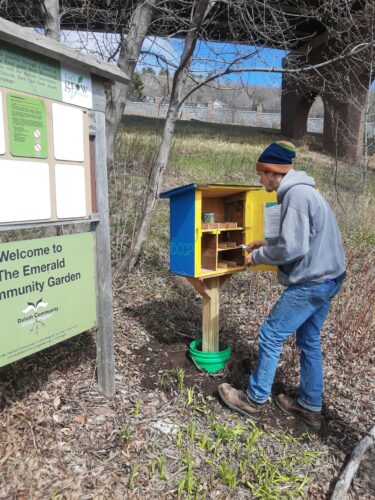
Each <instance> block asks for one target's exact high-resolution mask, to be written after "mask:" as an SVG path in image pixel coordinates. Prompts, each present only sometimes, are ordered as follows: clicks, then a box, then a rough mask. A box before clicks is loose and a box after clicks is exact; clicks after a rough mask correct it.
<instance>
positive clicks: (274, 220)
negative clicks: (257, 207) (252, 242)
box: [264, 202, 281, 240]
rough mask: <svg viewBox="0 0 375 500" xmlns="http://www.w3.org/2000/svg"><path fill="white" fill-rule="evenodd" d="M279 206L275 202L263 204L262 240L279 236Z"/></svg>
mask: <svg viewBox="0 0 375 500" xmlns="http://www.w3.org/2000/svg"><path fill="white" fill-rule="evenodd" d="M280 213H281V205H278V204H277V203H276V202H266V203H265V204H264V238H265V239H266V240H267V239H272V238H278V237H279V234H280Z"/></svg>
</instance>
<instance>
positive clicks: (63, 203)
mask: <svg viewBox="0 0 375 500" xmlns="http://www.w3.org/2000/svg"><path fill="white" fill-rule="evenodd" d="M55 178H56V208H57V217H58V218H59V219H69V218H74V217H85V216H86V215H87V210H86V182H85V169H84V167H83V166H81V165H68V164H64V165H62V164H61V165H56V168H55Z"/></svg>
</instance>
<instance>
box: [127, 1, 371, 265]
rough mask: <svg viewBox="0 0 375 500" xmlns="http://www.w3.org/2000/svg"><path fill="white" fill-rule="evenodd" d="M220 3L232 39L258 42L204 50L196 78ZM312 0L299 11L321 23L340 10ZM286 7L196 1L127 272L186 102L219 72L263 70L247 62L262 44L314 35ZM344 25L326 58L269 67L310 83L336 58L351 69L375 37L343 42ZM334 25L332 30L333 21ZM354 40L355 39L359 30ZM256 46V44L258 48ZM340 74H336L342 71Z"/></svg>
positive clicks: (337, 30) (278, 43) (148, 218)
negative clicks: (300, 28)
mask: <svg viewBox="0 0 375 500" xmlns="http://www.w3.org/2000/svg"><path fill="white" fill-rule="evenodd" d="M218 3H220V4H222V3H225V4H226V5H227V8H228V19H227V22H228V26H229V27H230V30H231V34H232V36H233V39H240V38H242V37H244V34H245V33H246V34H247V35H248V40H249V43H251V45H253V48H251V49H248V50H238V49H237V50H234V49H233V48H232V50H231V53H230V55H229V56H228V52H226V53H224V50H223V48H222V47H221V48H220V49H219V51H217V52H216V53H213V51H211V56H207V57H206V58H202V56H200V58H199V63H200V68H199V77H198V78H197V76H195V68H194V60H193V55H194V49H195V47H196V45H197V40H198V38H199V39H200V40H201V41H202V40H203V41H204V40H205V39H207V38H205V37H207V33H205V30H204V28H205V21H206V20H207V16H208V14H212V16H211V18H210V21H211V23H212V22H214V21H215V16H216V15H217V10H215V6H216V4H218ZM345 3H346V4H347V5H346V9H344V11H343V10H342V9H340V13H341V14H342V13H343V12H345V14H346V16H347V17H348V20H347V23H349V24H350V23H351V22H352V19H351V17H350V16H352V12H351V10H350V7H349V3H350V4H351V2H349V0H348V1H347V2H345ZM309 4H311V2H301V7H300V10H299V12H298V15H299V16H301V15H303V16H304V19H307V18H309V17H314V18H316V19H319V21H320V23H321V25H322V26H325V24H327V29H328V27H330V23H331V21H332V15H336V14H337V9H335V5H336V3H335V2H334V1H333V0H327V1H325V2H321V3H319V5H318V6H316V5H314V6H313V7H311V6H309ZM284 7H285V6H284V5H283V4H280V5H278V4H271V5H269V6H268V5H265V4H264V2H260V1H255V2H252V3H251V5H250V4H249V3H248V2H245V1H244V0H243V1H239V2H209V1H203V0H201V1H196V2H194V3H193V6H192V14H191V16H190V17H191V19H192V22H191V25H190V26H189V28H188V30H187V35H186V38H185V43H184V47H183V52H182V56H181V59H180V62H179V65H178V67H177V69H176V71H175V75H174V79H173V84H172V91H171V97H170V104H169V109H168V112H167V118H166V121H165V126H164V132H163V138H162V142H161V145H160V149H159V153H158V156H157V159H156V161H155V163H154V164H153V166H152V168H151V172H150V176H149V180H148V184H147V187H146V191H145V192H146V194H145V201H144V206H143V210H142V216H141V219H140V222H139V225H138V228H137V230H136V233H135V237H134V239H133V240H132V243H131V247H130V249H129V252H128V254H127V255H126V256H125V258H124V259H123V261H122V262H121V266H120V267H125V268H126V270H127V271H128V272H131V270H132V269H133V267H134V265H135V263H136V262H137V259H138V256H139V252H140V249H141V246H142V243H143V242H144V240H145V239H146V237H147V234H148V231H149V227H150V223H151V219H152V215H153V212H154V210H155V205H156V200H157V196H158V194H159V192H160V188H161V185H162V181H163V176H164V173H165V170H166V168H167V164H168V159H169V155H170V151H171V146H172V137H173V131H174V128H175V123H176V120H177V118H178V112H179V109H180V107H181V106H182V104H183V103H184V102H185V101H186V100H187V99H188V98H189V96H190V95H192V93H193V92H195V91H196V90H198V89H200V88H202V87H204V86H205V85H207V84H208V83H210V82H213V81H214V80H216V79H218V78H223V77H224V76H225V75H229V74H231V73H239V74H240V73H244V72H249V71H264V68H254V67H251V66H248V65H247V64H248V61H249V60H251V59H252V58H254V57H255V56H256V55H259V53H260V49H259V47H261V46H268V45H276V46H279V47H283V48H285V49H287V48H288V47H289V46H290V45H291V43H292V41H293V42H294V43H296V42H297V41H300V42H308V41H309V40H310V38H311V36H310V37H309V36H308V35H298V34H295V31H296V30H295V25H294V24H293V23H292V22H291V17H292V18H293V17H294V18H295V17H296V13H295V11H294V10H293V9H292V11H291V12H289V11H288V9H285V8H284ZM328 13H330V16H328ZM353 22H354V21H353ZM344 27H345V23H344V25H342V24H340V25H339V26H337V27H335V30H334V34H335V41H336V44H337V47H336V49H335V50H332V51H331V52H329V53H328V54H327V57H326V58H324V59H323V60H319V61H314V60H312V61H310V60H309V59H308V58H306V59H305V60H303V61H302V60H301V56H300V54H298V56H297V57H295V58H294V59H293V58H290V59H289V60H288V65H287V66H286V67H284V68H270V69H269V71H271V72H272V71H273V72H280V73H288V74H290V75H292V76H293V78H294V79H295V80H296V81H299V80H301V79H303V80H304V81H305V80H306V75H310V76H309V78H308V79H309V80H310V81H311V83H310V85H314V82H315V81H316V78H317V75H318V76H319V77H321V75H324V78H325V80H324V81H326V82H327V83H328V82H331V81H332V78H330V79H329V78H328V75H330V71H331V70H332V67H333V64H336V65H337V66H338V67H339V68H340V67H341V66H344V67H345V69H347V66H348V65H350V64H353V61H362V59H363V57H367V56H368V52H369V50H370V51H371V50H372V48H373V44H374V41H373V40H374V39H373V38H371V37H369V33H368V31H367V32H366V35H365V37H362V38H361V39H360V40H361V42H360V43H358V38H357V43H353V44H352V45H351V46H349V49H348V48H347V45H346V44H345V43H344V44H343V43H342V41H343V40H345V38H343V37H344V33H345V30H344ZM329 29H331V30H332V27H330V28H329ZM331 37H332V34H331ZM362 40H363V42H362ZM340 42H341V43H340ZM353 42H355V37H354V36H353ZM200 43H202V42H200ZM254 46H255V47H256V48H255V49H254ZM212 54H213V55H212ZM203 61H205V63H206V65H207V68H208V69H207V71H206V77H204V78H202V69H201V66H202V62H203ZM335 76H337V74H336V75H335ZM189 79H190V81H193V82H194V85H193V86H190V88H189V86H188V81H189ZM311 103H312V102H311ZM362 106H363V103H362ZM326 108H327V105H326Z"/></svg>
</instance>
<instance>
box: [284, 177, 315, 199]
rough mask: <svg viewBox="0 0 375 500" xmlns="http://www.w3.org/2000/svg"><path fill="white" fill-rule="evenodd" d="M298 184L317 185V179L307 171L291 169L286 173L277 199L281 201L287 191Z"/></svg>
mask: <svg viewBox="0 0 375 500" xmlns="http://www.w3.org/2000/svg"><path fill="white" fill-rule="evenodd" d="M297 184H305V185H307V186H311V187H315V181H314V179H313V178H312V177H310V176H309V175H307V174H306V172H302V171H298V172H297V171H296V170H294V169H292V170H289V172H288V173H287V174H286V175H285V177H284V178H283V180H282V181H281V182H280V185H279V187H278V190H277V201H278V203H281V202H282V201H283V198H284V196H285V194H286V192H287V191H289V189H290V188H292V187H293V186H296V185H297Z"/></svg>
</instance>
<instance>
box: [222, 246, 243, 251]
mask: <svg viewBox="0 0 375 500" xmlns="http://www.w3.org/2000/svg"><path fill="white" fill-rule="evenodd" d="M228 250H243V248H241V247H227V248H218V249H217V251H218V252H227V251H228Z"/></svg>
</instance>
